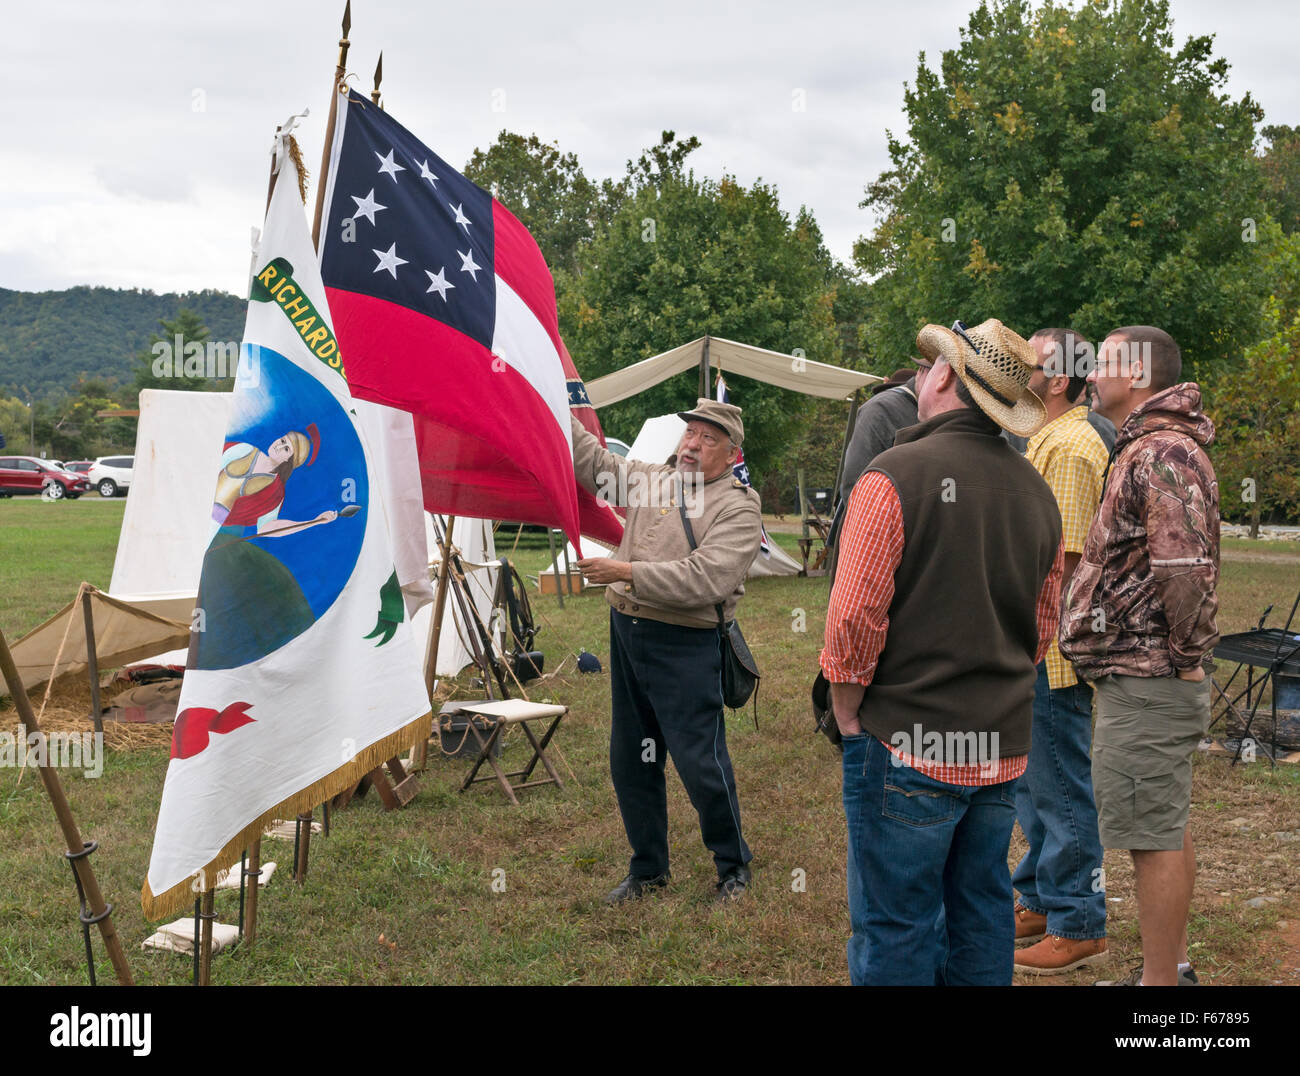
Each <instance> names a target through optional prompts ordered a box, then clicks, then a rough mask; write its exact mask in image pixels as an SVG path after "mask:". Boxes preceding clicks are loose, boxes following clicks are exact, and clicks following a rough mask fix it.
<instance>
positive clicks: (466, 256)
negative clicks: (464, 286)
mask: <svg viewBox="0 0 1300 1076" xmlns="http://www.w3.org/2000/svg"><path fill="white" fill-rule="evenodd" d="M456 253H457V254H459V255H460V271H461V272H462V273H468V274H469V275H470V276H471V277H472V278H473V280H474V282H475V283H476V284H477V283H478V272H477V270H479V269H482V268H483V266H481V265H475V264H474V248H473V247H470V248H469V250H466V251H460V250H458V251H456Z"/></svg>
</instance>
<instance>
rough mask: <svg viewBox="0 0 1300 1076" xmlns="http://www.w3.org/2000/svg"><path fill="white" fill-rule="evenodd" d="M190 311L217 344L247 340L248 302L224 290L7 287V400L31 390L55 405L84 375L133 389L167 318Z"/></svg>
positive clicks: (2, 338) (0, 367)
mask: <svg viewBox="0 0 1300 1076" xmlns="http://www.w3.org/2000/svg"><path fill="white" fill-rule="evenodd" d="M183 307H189V308H190V309H191V310H193V311H195V313H197V314H198V315H199V317H200V318H202V319H203V323H204V324H205V325H206V326H207V327H208V334H209V335H208V339H210V340H234V341H238V340H239V339H240V338H241V337H242V335H243V332H244V314H245V310H246V302H245V300H244V299H241V298H239V297H238V296H236V295H231V294H229V293H228V292H223V291H216V290H206V291H191V292H185V293H183V294H178V293H176V292H167V293H164V294H161V295H160V294H158V293H157V292H152V291H146V290H143V289H139V288H102V287H88V286H84V285H83V286H79V287H75V288H67V289H66V290H64V291H13V290H11V289H8V288H0V395H4V396H15V395H20V392H19V390H20V389H30V390H31V393H32V395H33V396H34V397H35V398H36V399H38V400H40V399H48V398H51V397H56V396H60V395H63V394H64V393H65V392H71V391H73V390H74V387H75V385H76V383H77V381H78V379H79V378H81V377H85V378H87V379H100V380H103V381H106V382H108V383H109V384H110V385H124V384H129V383H130V382H131V381H132V379H133V377H134V375H135V359H136V356H137V355H139V354H140V352H141V351H143V350H144V349H145V346H146V345H147V344H148V342H149V337H150V336H151V335H152V334H153V333H155V332H157V331H158V322H159V320H160V319H163V318H166V319H169V320H170V319H172V318H174V317H175V316H176V315H177V313H178V312H179V311H180V310H181V309H182V308H183Z"/></svg>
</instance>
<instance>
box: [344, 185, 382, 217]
mask: <svg viewBox="0 0 1300 1076" xmlns="http://www.w3.org/2000/svg"><path fill="white" fill-rule="evenodd" d="M348 197H349V198H351V199H352V200H353V201H354V202H356V203H357V211H356V213H354V214H353V216H354V217H365V218H366V220H368V221H370V223H371V224H374V223H375V214H376V213H377V212H378V211H379V210H381V209H387V208H388V206H386V205H380V204H379V203H378V202H376V201H375V188H374V187H371V188H370V193H369V194H367V195H366V196H365V197H364V198H358V197H357V196H356V195H355V194H349V195H348Z"/></svg>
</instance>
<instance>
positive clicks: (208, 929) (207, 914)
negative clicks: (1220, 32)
mask: <svg viewBox="0 0 1300 1076" xmlns="http://www.w3.org/2000/svg"><path fill="white" fill-rule="evenodd" d="M216 897H217V893H216V890H214V889H209V890H208V891H207V892H206V893H204V894H203V897H202V899H201V900H200V901H199V906H200V909H201V910H200V911H199V921H200V922H201V923H202V924H203V926H202V928H201V931H200V934H199V986H211V985H212V920H214V919H215V918H216V917H217V913H216V910H215V907H214V906H215V904H216Z"/></svg>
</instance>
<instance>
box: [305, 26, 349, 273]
mask: <svg viewBox="0 0 1300 1076" xmlns="http://www.w3.org/2000/svg"><path fill="white" fill-rule="evenodd" d="M351 29H352V0H347V4H346V5H345V6H344V8H343V36H342V37H340V38H339V60H338V63H337V64H336V65H335V66H334V79H333V81H332V82H331V83H330V114H329V119H328V120H327V121H326V123H325V148H324V149H323V150H322V151H321V157H320V171H319V172H318V173H317V176H316V212H315V214H314V215H313V216H312V221H311V244H312V246H314V247H315V248H316V250H317V251H319V250H320V218H321V213H322V212H323V210H324V208H325V180H326V178H327V177H328V176H329V167H330V153H331V152H332V151H333V149H334V121H335V120H336V119H337V118H338V108H339V85H340V84H341V83H342V81H343V76H344V75H346V74H347V63H348V47H349V45H350V44H351V42H350V41H348V31H349V30H351Z"/></svg>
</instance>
